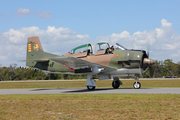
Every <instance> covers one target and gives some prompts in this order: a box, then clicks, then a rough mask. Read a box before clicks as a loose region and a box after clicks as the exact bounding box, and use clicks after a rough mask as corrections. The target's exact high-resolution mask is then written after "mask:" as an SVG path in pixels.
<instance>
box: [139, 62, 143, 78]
mask: <svg viewBox="0 0 180 120" xmlns="http://www.w3.org/2000/svg"><path fill="white" fill-rule="evenodd" d="M139 74H140V76H141V77H142V78H143V75H142V69H141V66H140V65H139Z"/></svg>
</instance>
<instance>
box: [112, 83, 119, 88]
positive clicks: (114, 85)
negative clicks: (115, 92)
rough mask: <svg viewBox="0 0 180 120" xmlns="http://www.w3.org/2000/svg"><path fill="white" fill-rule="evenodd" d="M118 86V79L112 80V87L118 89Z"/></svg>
mask: <svg viewBox="0 0 180 120" xmlns="http://www.w3.org/2000/svg"><path fill="white" fill-rule="evenodd" d="M119 86H120V81H113V82H112V87H113V88H114V89H118V88H119Z"/></svg>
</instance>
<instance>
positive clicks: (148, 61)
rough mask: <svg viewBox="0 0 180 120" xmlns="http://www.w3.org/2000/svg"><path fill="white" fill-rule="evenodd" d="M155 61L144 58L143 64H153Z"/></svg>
mask: <svg viewBox="0 0 180 120" xmlns="http://www.w3.org/2000/svg"><path fill="white" fill-rule="evenodd" d="M155 62H156V61H155V60H152V59H149V58H144V61H143V64H148V65H153V64H155Z"/></svg>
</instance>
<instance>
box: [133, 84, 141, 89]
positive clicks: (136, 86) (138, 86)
mask: <svg viewBox="0 0 180 120" xmlns="http://www.w3.org/2000/svg"><path fill="white" fill-rule="evenodd" d="M133 87H134V89H140V88H141V83H140V82H137V84H136V82H135V83H134V84H133Z"/></svg>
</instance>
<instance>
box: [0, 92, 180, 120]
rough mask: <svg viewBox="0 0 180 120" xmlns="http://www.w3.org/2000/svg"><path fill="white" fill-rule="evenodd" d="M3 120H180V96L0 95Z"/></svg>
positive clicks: (0, 116)
mask: <svg viewBox="0 0 180 120" xmlns="http://www.w3.org/2000/svg"><path fill="white" fill-rule="evenodd" d="M0 106H1V107H0V119H1V120H10V119H11V120H14V119H18V120H24V119H26V120H32V119H38V120H49V119H52V120H61V119H63V120H64V119H65V120H66V119H67V120H68V119H77V120H79V119H80V120H84V119H97V120H104V119H108V120H109V119H124V120H129V119H132V120H136V119H140V120H144V119H161V120H165V119H179V118H180V114H179V111H180V95H179V94H48V95H0Z"/></svg>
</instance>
